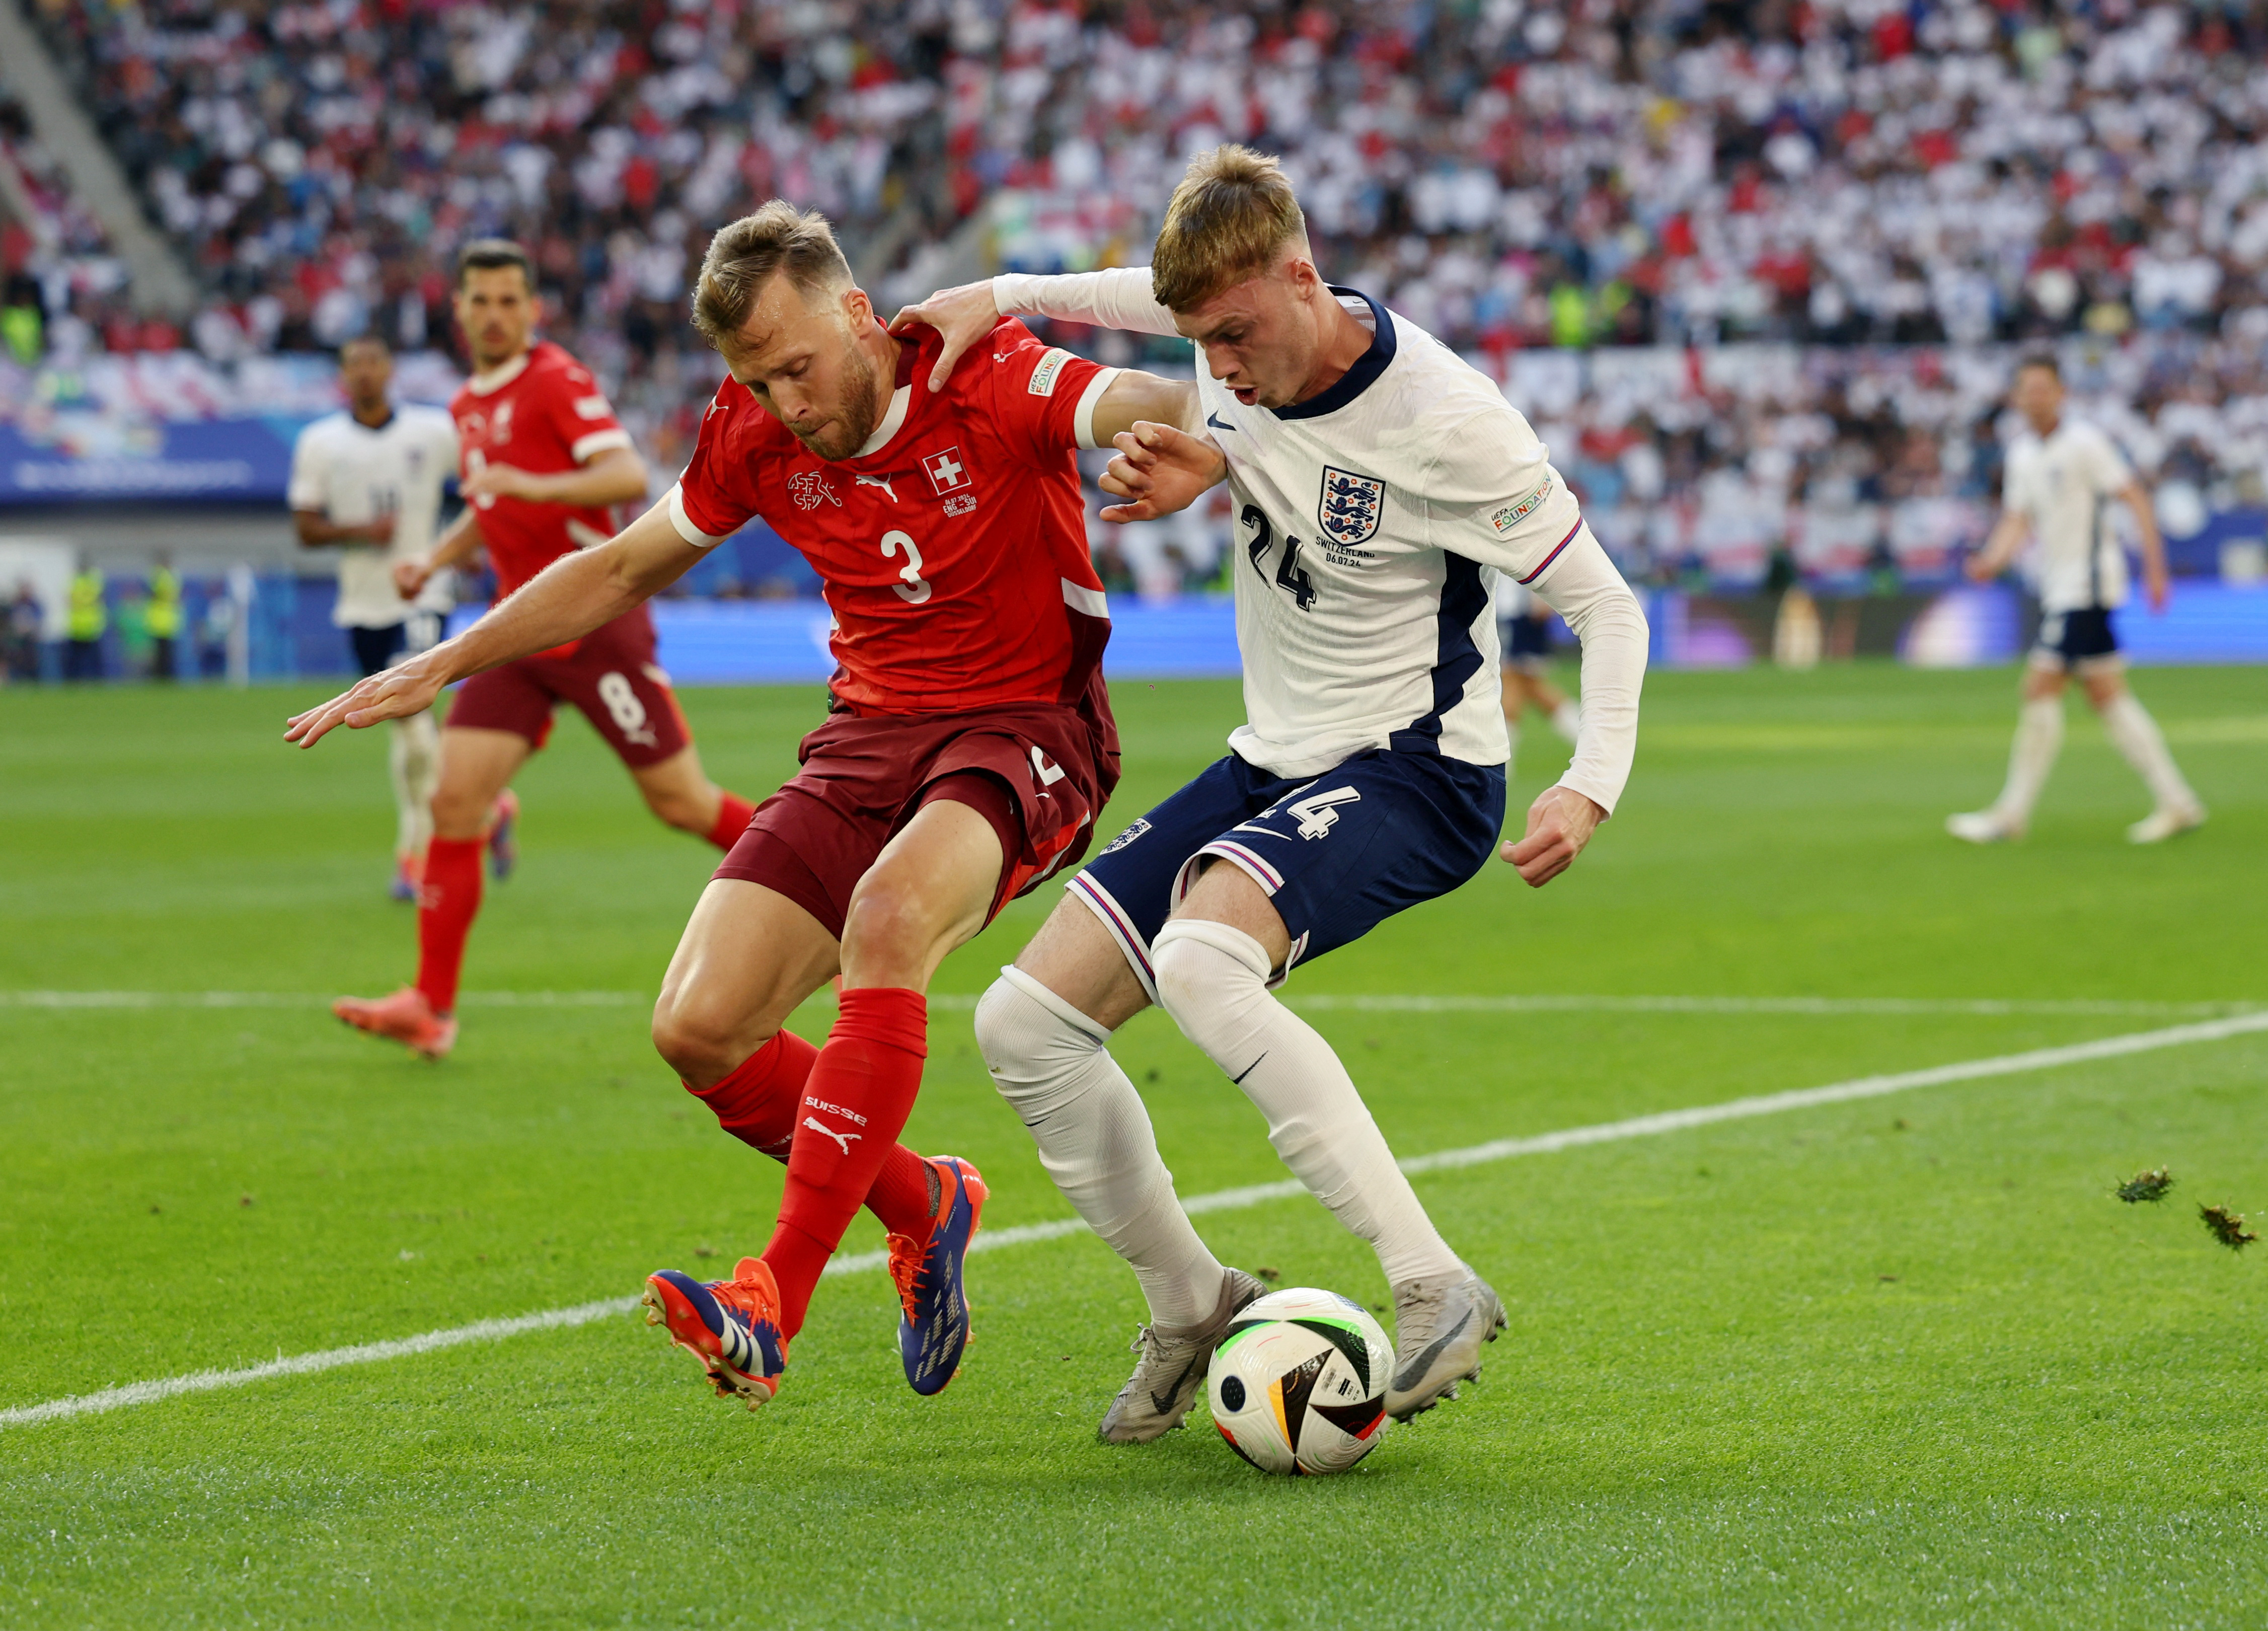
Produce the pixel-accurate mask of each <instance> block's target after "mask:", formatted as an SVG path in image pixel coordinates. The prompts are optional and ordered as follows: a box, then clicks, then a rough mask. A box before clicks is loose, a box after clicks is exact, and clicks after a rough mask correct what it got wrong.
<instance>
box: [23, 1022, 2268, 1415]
mask: <svg viewBox="0 0 2268 1631" xmlns="http://www.w3.org/2000/svg"><path fill="white" fill-rule="evenodd" d="M2260 1031H2268V1013H2252V1014H2239V1015H2230V1016H2228V1017H2227V1018H2225V1019H2217V1020H2207V1021H2205V1022H2200V1023H2198V1024H2193V1025H2172V1026H2169V1027H2167V1028H2166V1029H2164V1030H2141V1031H2131V1032H2129V1033H2128V1034H2126V1035H2125V1036H2123V1037H2098V1038H2097V1039H2095V1041H2093V1042H2078V1043H2073V1044H2068V1045H2067V1046H2064V1047H2058V1048H2034V1049H2031V1050H2030V1051H2029V1052H2023V1053H2004V1054H2001V1055H1999V1057H1997V1058H1993V1059H1967V1060H1963V1061H1962V1062H1961V1063H1958V1064H1953V1065H1937V1066H1931V1067H1930V1068H1928V1069H1926V1070H1907V1071H1898V1072H1896V1073H1894V1074H1889V1075H1882V1076H1861V1077H1859V1078H1857V1079H1855V1080H1853V1081H1836V1082H1830V1083H1828V1084H1827V1085H1826V1086H1825V1087H1820V1088H1797V1089H1793V1090H1792V1091H1789V1092H1786V1093H1762V1094H1756V1095H1754V1096H1750V1097H1748V1098H1738V1099H1728V1100H1726V1101H1724V1102H1723V1103H1716V1104H1696V1105H1692V1106H1690V1107H1689V1108H1687V1109H1684V1110H1668V1111H1657V1112H1655V1113H1654V1114H1653V1115H1650V1116H1632V1117H1630V1118H1626V1119H1624V1120H1622V1121H1605V1122H1598V1123H1594V1125H1590V1126H1586V1127H1566V1128H1563V1129H1561V1130H1560V1131H1558V1132H1557V1133H1537V1134H1535V1135H1533V1136H1531V1137H1528V1138H1519V1139H1496V1140H1491V1141H1490V1142H1489V1143H1486V1144H1473V1145H1468V1146H1467V1147H1465V1148H1462V1149H1444V1150H1436V1151H1435V1152H1434V1153H1433V1154H1432V1155H1413V1156H1411V1157H1410V1158H1409V1159H1408V1160H1406V1161H1403V1162H1401V1163H1400V1165H1401V1168H1402V1170H1403V1171H1404V1172H1407V1173H1409V1174H1410V1175H1411V1176H1413V1177H1415V1176H1418V1175H1421V1174H1424V1173H1427V1172H1446V1171H1452V1170H1455V1169H1458V1168H1461V1167H1476V1166H1480V1165H1482V1164H1484V1163H1485V1162H1493V1161H1508V1160H1511V1159H1512V1158H1513V1157H1514V1156H1519V1155H1550V1154H1552V1153H1554V1152H1556V1151H1559V1150H1564V1149H1576V1148H1581V1147H1583V1146H1585V1145H1588V1144H1609V1143H1614V1142H1616V1141H1618V1140H1624V1139H1637V1138H1651V1137H1653V1135H1655V1134H1657V1133H1679V1132H1683V1131H1685V1130H1687V1129H1689V1128H1692V1127H1705V1126H1710V1125H1714V1124H1715V1123H1717V1122H1720V1121H1742V1120H1747V1119H1749V1118H1754V1117H1757V1116H1772V1115H1778V1114H1779V1113H1780V1112H1781V1111H1791V1110H1808V1109H1810V1108H1812V1107H1814V1106H1815V1105H1821V1104H1844V1103H1850V1102H1852V1100H1855V1099H1871V1098H1881V1097H1884V1096H1888V1095H1889V1094H1893V1093H1905V1092H1911V1090H1913V1089H1917V1088H1933V1087H1942V1086H1945V1085H1947V1084H1948V1083H1951V1082H1955V1081H1982V1080H1985V1079H1987V1078H1990V1077H1993V1076H2013V1075H2018V1074H2022V1073H2023V1072H2026V1071H2034V1070H2050V1069H2053V1068H2054V1067H2056V1066H2061V1065H2083V1064H2087V1063H2089V1062H2091V1061H2093V1060H2096V1059H2120V1058H2124V1057H2125V1056H2127V1055H2130V1054H2135V1053H2152V1052H2157V1051H2159V1050H2160V1049H2163V1048H2179V1047H2187V1046H2190V1045H2191V1044H2196V1043H2201V1042H2221V1041H2225V1040H2227V1039H2228V1038H2229V1037H2242V1036H2247V1035H2250V1034H2253V1033H2256V1032H2260ZM1306 1193H1307V1187H1306V1185H1302V1184H1300V1182H1299V1181H1298V1180H1297V1179H1285V1180H1284V1181H1282V1182H1280V1183H1275V1184H1252V1185H1245V1186H1243V1187H1241V1188H1238V1189H1224V1190H1215V1191H1213V1192H1211V1193H1210V1194H1205V1195H1191V1196H1189V1197H1187V1198H1186V1199H1183V1200H1182V1207H1183V1209H1184V1210H1186V1211H1188V1212H1190V1213H1192V1214H1199V1213H1206V1212H1232V1211H1236V1210H1240V1209H1241V1208H1243V1207H1256V1206H1261V1205H1263V1204H1264V1203H1266V1202H1268V1201H1271V1200H1288V1199H1292V1198H1293V1197H1294V1196H1299V1195H1304V1194H1306ZM1084 1233H1086V1224H1085V1223H1083V1222H1081V1221H1079V1220H1078V1219H1077V1218H1058V1219H1056V1220H1054V1221H1050V1222H1046V1223H1027V1224H1022V1225H1020V1226H1018V1227H1016V1228H1013V1229H988V1230H986V1231H985V1232H984V1233H983V1234H981V1235H979V1236H976V1239H974V1240H972V1241H971V1242H969V1245H968V1249H969V1251H971V1252H978V1251H999V1250H1001V1249H1002V1248H1004V1247H1007V1246H1020V1245H1027V1244H1031V1243H1033V1242H1035V1241H1042V1240H1059V1239H1062V1238H1063V1237H1064V1236H1069V1235H1079V1234H1084ZM885 1261H887V1253H885V1252H880V1251H865V1252H859V1253H857V1254H855V1255H853V1256H850V1257H840V1258H836V1259H835V1260H834V1261H832V1262H830V1263H829V1264H828V1266H827V1268H826V1271H825V1272H826V1273H828V1274H829V1275H836V1274H858V1273H872V1272H873V1270H875V1269H879V1268H880V1267H881V1266H882V1265H883V1263H884V1262H885ZM635 1307H637V1298H635V1297H608V1298H602V1299H600V1301H597V1302H593V1303H577V1304H575V1305H574V1306H573V1307H571V1308H561V1309H550V1310H545V1311H543V1312H541V1313H536V1314H523V1315H520V1316H519V1317H517V1318H512V1319H483V1320H477V1321H475V1322H474V1323H473V1324H471V1325H452V1326H448V1327H446V1328H444V1329H442V1330H439V1331H428V1332H423V1333H422V1334H421V1335H418V1336H414V1337H402V1338H399V1339H395V1340H393V1341H388V1342H365V1343H361V1344H359V1345H357V1346H356V1347H335V1348H325V1349H323V1350H321V1351H320V1352H318V1353H313V1354H292V1355H291V1356H290V1357H288V1358H287V1357H284V1356H282V1355H278V1356H277V1357H276V1358H275V1359H273V1360H270V1361H269V1362H267V1363H265V1364H260V1365H247V1366H245V1367H243V1368H242V1369H237V1370H200V1371H193V1372H191V1373H190V1374H189V1375H188V1376H167V1377H165V1378H162V1379H160V1380H158V1381H154V1382H135V1383H129V1384H126V1385H125V1386H122V1387H114V1388H105V1389H103V1390H102V1391H100V1392H98V1393H81V1394H76V1395H73V1396H70V1397H69V1398H64V1399H49V1400H48V1401H47V1402H46V1403H44V1404H39V1405H18V1406H15V1407H14V1408H12V1409H8V1410H0V1428H5V1427H29V1426H32V1425H33V1424H34V1423H37V1422H41V1421H59V1420H61V1419H63V1418H65V1417H69V1416H83V1415H92V1414H94V1413H97V1412H99V1411H106V1410H116V1409H119V1408H121V1407H122V1406H128V1405H147V1404H154V1403H156V1402H157V1401H158V1400H159V1399H173V1398H176V1397H178V1396H180V1395H181V1394H184V1393H204V1392H210V1391H213V1390H214V1389H216V1388H226V1387H241V1386H243V1385H245V1384H247V1383H251V1382H264V1381H268V1380H269V1379H271V1378H274V1377H277V1376H306V1375H309V1374H312V1373H313V1372H316V1371H321V1370H335V1369H338V1368H340V1367H341V1366H344V1365H366V1364H372V1363H375V1362H378V1361H379V1360H387V1359H404V1358H408V1357H409V1356H411V1355H413V1354H430V1353H432V1352H434V1351H436V1350H437V1349H440V1348H448V1347H461V1346H463V1345H464V1344H466V1343H468V1342H492V1341H497V1340H499V1339H503V1338H504V1337H511V1336H519V1335H520V1334H521V1333H523V1332H530V1331H551V1330H559V1329H563V1328H565V1327H568V1326H572V1325H588V1324H590V1323H591V1322H592V1321H593V1320H596V1319H604V1318H606V1317H608V1316H609V1315H615V1314H625V1313H628V1312H629V1311H630V1310H631V1309H633V1308H635Z"/></svg>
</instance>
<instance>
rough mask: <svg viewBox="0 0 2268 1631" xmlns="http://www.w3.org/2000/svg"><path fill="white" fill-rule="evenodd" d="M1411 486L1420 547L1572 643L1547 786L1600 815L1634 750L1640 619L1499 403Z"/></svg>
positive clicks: (1454, 432) (1641, 673)
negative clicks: (1443, 553)
mask: <svg viewBox="0 0 2268 1631" xmlns="http://www.w3.org/2000/svg"><path fill="white" fill-rule="evenodd" d="M1437 446H1438V447H1439V452H1438V453H1437V454H1436V455H1435V458H1434V461H1433V464H1432V467H1431V469H1428V471H1427V472H1426V474H1425V478H1424V480H1423V481H1422V482H1421V483H1420V484H1419V489H1418V491H1420V492H1421V493H1422V494H1423V495H1424V502H1425V512H1426V522H1427V535H1426V541H1427V542H1429V543H1431V544H1432V545H1434V546H1435V547H1436V548H1439V549H1442V550H1447V551H1448V552H1450V553H1451V554H1454V555H1462V556H1465V557H1468V558H1469V559H1472V560H1476V561H1478V562H1480V563H1481V564H1482V565H1484V566H1493V567H1495V568H1496V569H1497V571H1498V572H1501V573H1502V574H1503V575H1504V576H1505V577H1506V579H1510V580H1511V581H1512V582H1513V584H1515V585H1517V586H1519V587H1521V588H1524V589H1527V590H1528V591H1530V592H1531V593H1532V594H1535V597H1536V598H1537V599H1538V600H1541V601H1543V602H1544V604H1546V605H1548V606H1550V608H1551V609H1553V610H1554V611H1557V613H1558V614H1559V615H1560V616H1562V617H1564V618H1565V619H1566V620H1567V626H1568V627H1569V628H1570V629H1572V630H1573V631H1574V633H1575V638H1577V639H1578V640H1580V641H1581V642H1582V647H1583V728H1582V730H1581V732H1580V734H1579V735H1578V737H1577V740H1576V742H1575V757H1574V760H1573V762H1572V764H1569V765H1568V767H1567V773H1566V774H1565V775H1564V776H1562V777H1561V778H1560V779H1559V782H1558V785H1559V786H1563V787H1572V789H1574V790H1575V791H1576V792H1577V793H1581V794H1582V795H1583V796H1584V797H1585V798H1587V799H1589V800H1590V801H1592V802H1593V803H1594V804H1596V805H1597V806H1598V807H1599V808H1601V809H1603V810H1605V811H1606V812H1607V813H1608V814H1609V815H1610V816H1611V815H1612V814H1614V808H1615V803H1616V801H1617V800H1618V799H1620V798H1621V797H1622V793H1623V788H1624V786H1625V785H1626V784H1627V783H1628V782H1629V780H1630V773H1631V764H1632V762H1633V761H1634V760H1635V758H1636V757H1637V754H1638V691H1639V688H1640V687H1641V685H1642V684H1643V683H1644V682H1645V679H1646V642H1647V630H1646V613H1645V612H1644V610H1642V609H1640V607H1639V605H1638V596H1637V595H1635V594H1632V593H1631V587H1630V585H1629V584H1627V583H1625V582H1624V580H1623V575H1622V573H1621V572H1618V571H1616V568H1615V564H1614V562H1612V561H1611V560H1609V559H1608V558H1607V552H1606V550H1603V549H1602V548H1601V547H1600V545H1599V541H1598V540H1597V539H1596V538H1594V537H1593V536H1592V535H1591V529H1590V528H1588V527H1587V526H1586V525H1585V524H1584V521H1583V517H1582V513H1581V512H1580V509H1579V508H1578V507H1577V506H1576V503H1575V498H1574V495H1573V494H1572V493H1570V492H1569V491H1567V484H1566V483H1565V481H1564V480H1563V479H1561V477H1560V475H1559V473H1558V472H1557V470H1555V469H1552V468H1551V464H1550V460H1549V459H1548V458H1547V457H1546V456H1545V450H1544V446H1543V443H1542V442H1541V441H1540V440H1538V439H1537V438H1536V435H1535V431H1534V430H1533V429H1531V428H1530V427H1529V425H1528V421H1527V419H1526V418H1524V417H1522V416H1521V414H1520V413H1519V412H1518V411H1517V410H1514V409H1513V406H1512V405H1511V404H1510V403H1509V402H1506V403H1502V404H1496V405H1491V406H1489V407H1486V408H1484V409H1483V410H1481V411H1480V412H1478V413H1476V414H1473V415H1470V416H1469V417H1466V418H1465V419H1463V420H1462V422H1460V423H1459V424H1456V425H1454V427H1447V428H1446V431H1445V433H1444V434H1443V435H1442V436H1441V437H1440V440H1439V442H1438V444H1437Z"/></svg>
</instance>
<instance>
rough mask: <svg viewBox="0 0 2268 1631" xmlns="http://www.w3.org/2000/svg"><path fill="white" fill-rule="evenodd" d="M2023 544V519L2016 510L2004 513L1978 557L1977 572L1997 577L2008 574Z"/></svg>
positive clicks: (1995, 524)
mask: <svg viewBox="0 0 2268 1631" xmlns="http://www.w3.org/2000/svg"><path fill="white" fill-rule="evenodd" d="M2023 544H2024V520H2023V518H2022V517H2021V516H2020V515H2018V514H2017V513H2015V512H2014V510H2009V511H2007V512H2004V513H2002V515H2001V517H2000V519H1999V520H1998V521H1997V522H1995V523H1994V524H1993V527H1992V532H1991V534H1989V535H1987V536H1986V538H1985V552H1984V553H1983V554H1982V555H1980V556H1978V557H1977V570H1978V571H1979V572H1986V573H1991V574H1993V575H1996V576H1997V575H1998V574H1999V573H2000V572H2006V571H2007V569H2008V563H2009V562H2011V561H2013V560H2014V559H2015V558H2016V551H2017V550H2020V549H2021V548H2022V547H2023Z"/></svg>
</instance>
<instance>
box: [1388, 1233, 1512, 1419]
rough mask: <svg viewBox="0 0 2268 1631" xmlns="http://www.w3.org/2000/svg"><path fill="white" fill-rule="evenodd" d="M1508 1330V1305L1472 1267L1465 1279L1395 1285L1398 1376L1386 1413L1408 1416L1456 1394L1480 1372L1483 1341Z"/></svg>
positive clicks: (1415, 1281) (1395, 1343) (1397, 1416)
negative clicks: (1458, 1389) (1505, 1313)
mask: <svg viewBox="0 0 2268 1631" xmlns="http://www.w3.org/2000/svg"><path fill="white" fill-rule="evenodd" d="M1503 1329H1504V1304H1503V1303H1500V1302H1499V1301H1498V1300H1497V1295H1496V1293H1495V1292H1493V1291H1491V1289H1490V1288H1489V1283H1488V1281H1486V1280H1483V1279H1482V1278H1481V1277H1480V1276H1479V1275H1478V1274H1476V1273H1473V1272H1472V1271H1471V1270H1470V1269H1468V1270H1466V1271H1465V1277H1464V1278H1463V1279H1462V1280H1403V1282H1402V1283H1401V1284H1400V1285H1398V1286H1396V1287H1395V1288H1394V1377H1393V1380H1392V1381H1391V1382H1390V1383H1389V1384H1388V1386H1387V1390H1386V1413H1387V1414H1388V1415H1389V1416H1392V1417H1393V1418H1394V1419H1395V1421H1409V1420H1410V1417H1412V1416H1414V1415H1416V1414H1417V1413H1418V1412H1419V1411H1421V1410H1431V1409H1432V1407H1433V1406H1436V1405H1438V1404H1440V1402H1441V1401H1442V1400H1443V1399H1454V1398H1455V1397H1456V1396H1457V1384H1458V1383H1460V1382H1463V1381H1467V1380H1469V1379H1470V1378H1472V1377H1474V1376H1479V1375H1480V1373H1481V1344H1482V1343H1484V1342H1493V1341H1495V1340H1496V1335H1497V1332H1499V1331H1502V1330H1503Z"/></svg>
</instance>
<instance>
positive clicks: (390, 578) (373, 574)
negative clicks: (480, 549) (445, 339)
mask: <svg viewBox="0 0 2268 1631" xmlns="http://www.w3.org/2000/svg"><path fill="white" fill-rule="evenodd" d="M456 468H457V426H456V422H455V421H454V420H453V419H451V418H450V417H449V415H448V412H447V410H445V409H440V408H425V407H420V406H417V405H416V404H414V403H411V404H403V405H400V406H397V407H396V408H395V409H394V417H392V418H391V419H388V420H387V422H386V423H385V424H381V425H379V426H378V427H376V428H375V429H373V428H372V427H371V426H369V425H367V424H363V423H362V422H361V421H360V420H359V419H357V418H356V417H354V415H353V414H351V413H350V412H346V411H344V410H341V411H340V412H338V413H335V414H329V415H327V416H326V417H323V418H320V419H318V420H316V421H315V422H314V423H313V424H310V425H308V426H307V427H306V429H305V430H303V431H301V432H299V439H298V442H297V443H296V444H295V445H294V446H293V447H292V449H291V487H290V489H289V502H290V504H291V507H292V508H293V509H295V510H315V511H319V512H320V513H322V514H323V516H324V517H325V518H326V519H328V520H331V521H334V522H336V523H338V524H340V525H342V526H352V525H356V524H357V523H360V522H363V521H367V520H373V519H375V518H376V517H378V516H379V515H383V514H385V513H387V512H388V511H391V512H392V513H393V515H394V542H392V543H391V544H390V545H387V546H386V547H384V548H381V547H379V546H378V545H376V544H346V545H343V546H342V549H343V551H344V553H343V554H342V556H341V557H340V559H339V598H338V601H337V603H336V604H335V606H334V607H333V608H332V609H331V621H332V622H333V623H334V624H337V625H338V626H339V627H340V628H342V629H382V628H385V627H386V626H387V625H388V624H396V623H400V622H401V620H402V618H404V617H405V616H408V615H409V613H410V612H412V611H413V610H414V611H436V612H444V613H446V611H448V609H450V608H451V607H452V606H453V605H454V604H455V603H456V598H455V593H454V589H453V586H452V584H451V582H450V574H449V573H447V572H436V573H434V574H433V578H432V580H431V582H429V583H428V584H427V585H426V586H425V589H424V592H423V594H420V595H418V597H417V599H416V602H415V603H414V604H413V603H411V602H409V601H404V600H403V599H402V598H401V595H400V594H398V593H396V592H395V590H394V563H395V562H397V561H404V560H408V559H409V557H412V556H416V555H423V554H424V553H425V552H426V551H427V550H431V548H432V547H433V539H434V536H435V532H436V529H437V528H438V525H439V521H440V515H441V484H442V483H443V482H444V481H445V480H446V479H447V478H448V477H449V476H451V475H452V474H453V473H454V472H455V470H456Z"/></svg>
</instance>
